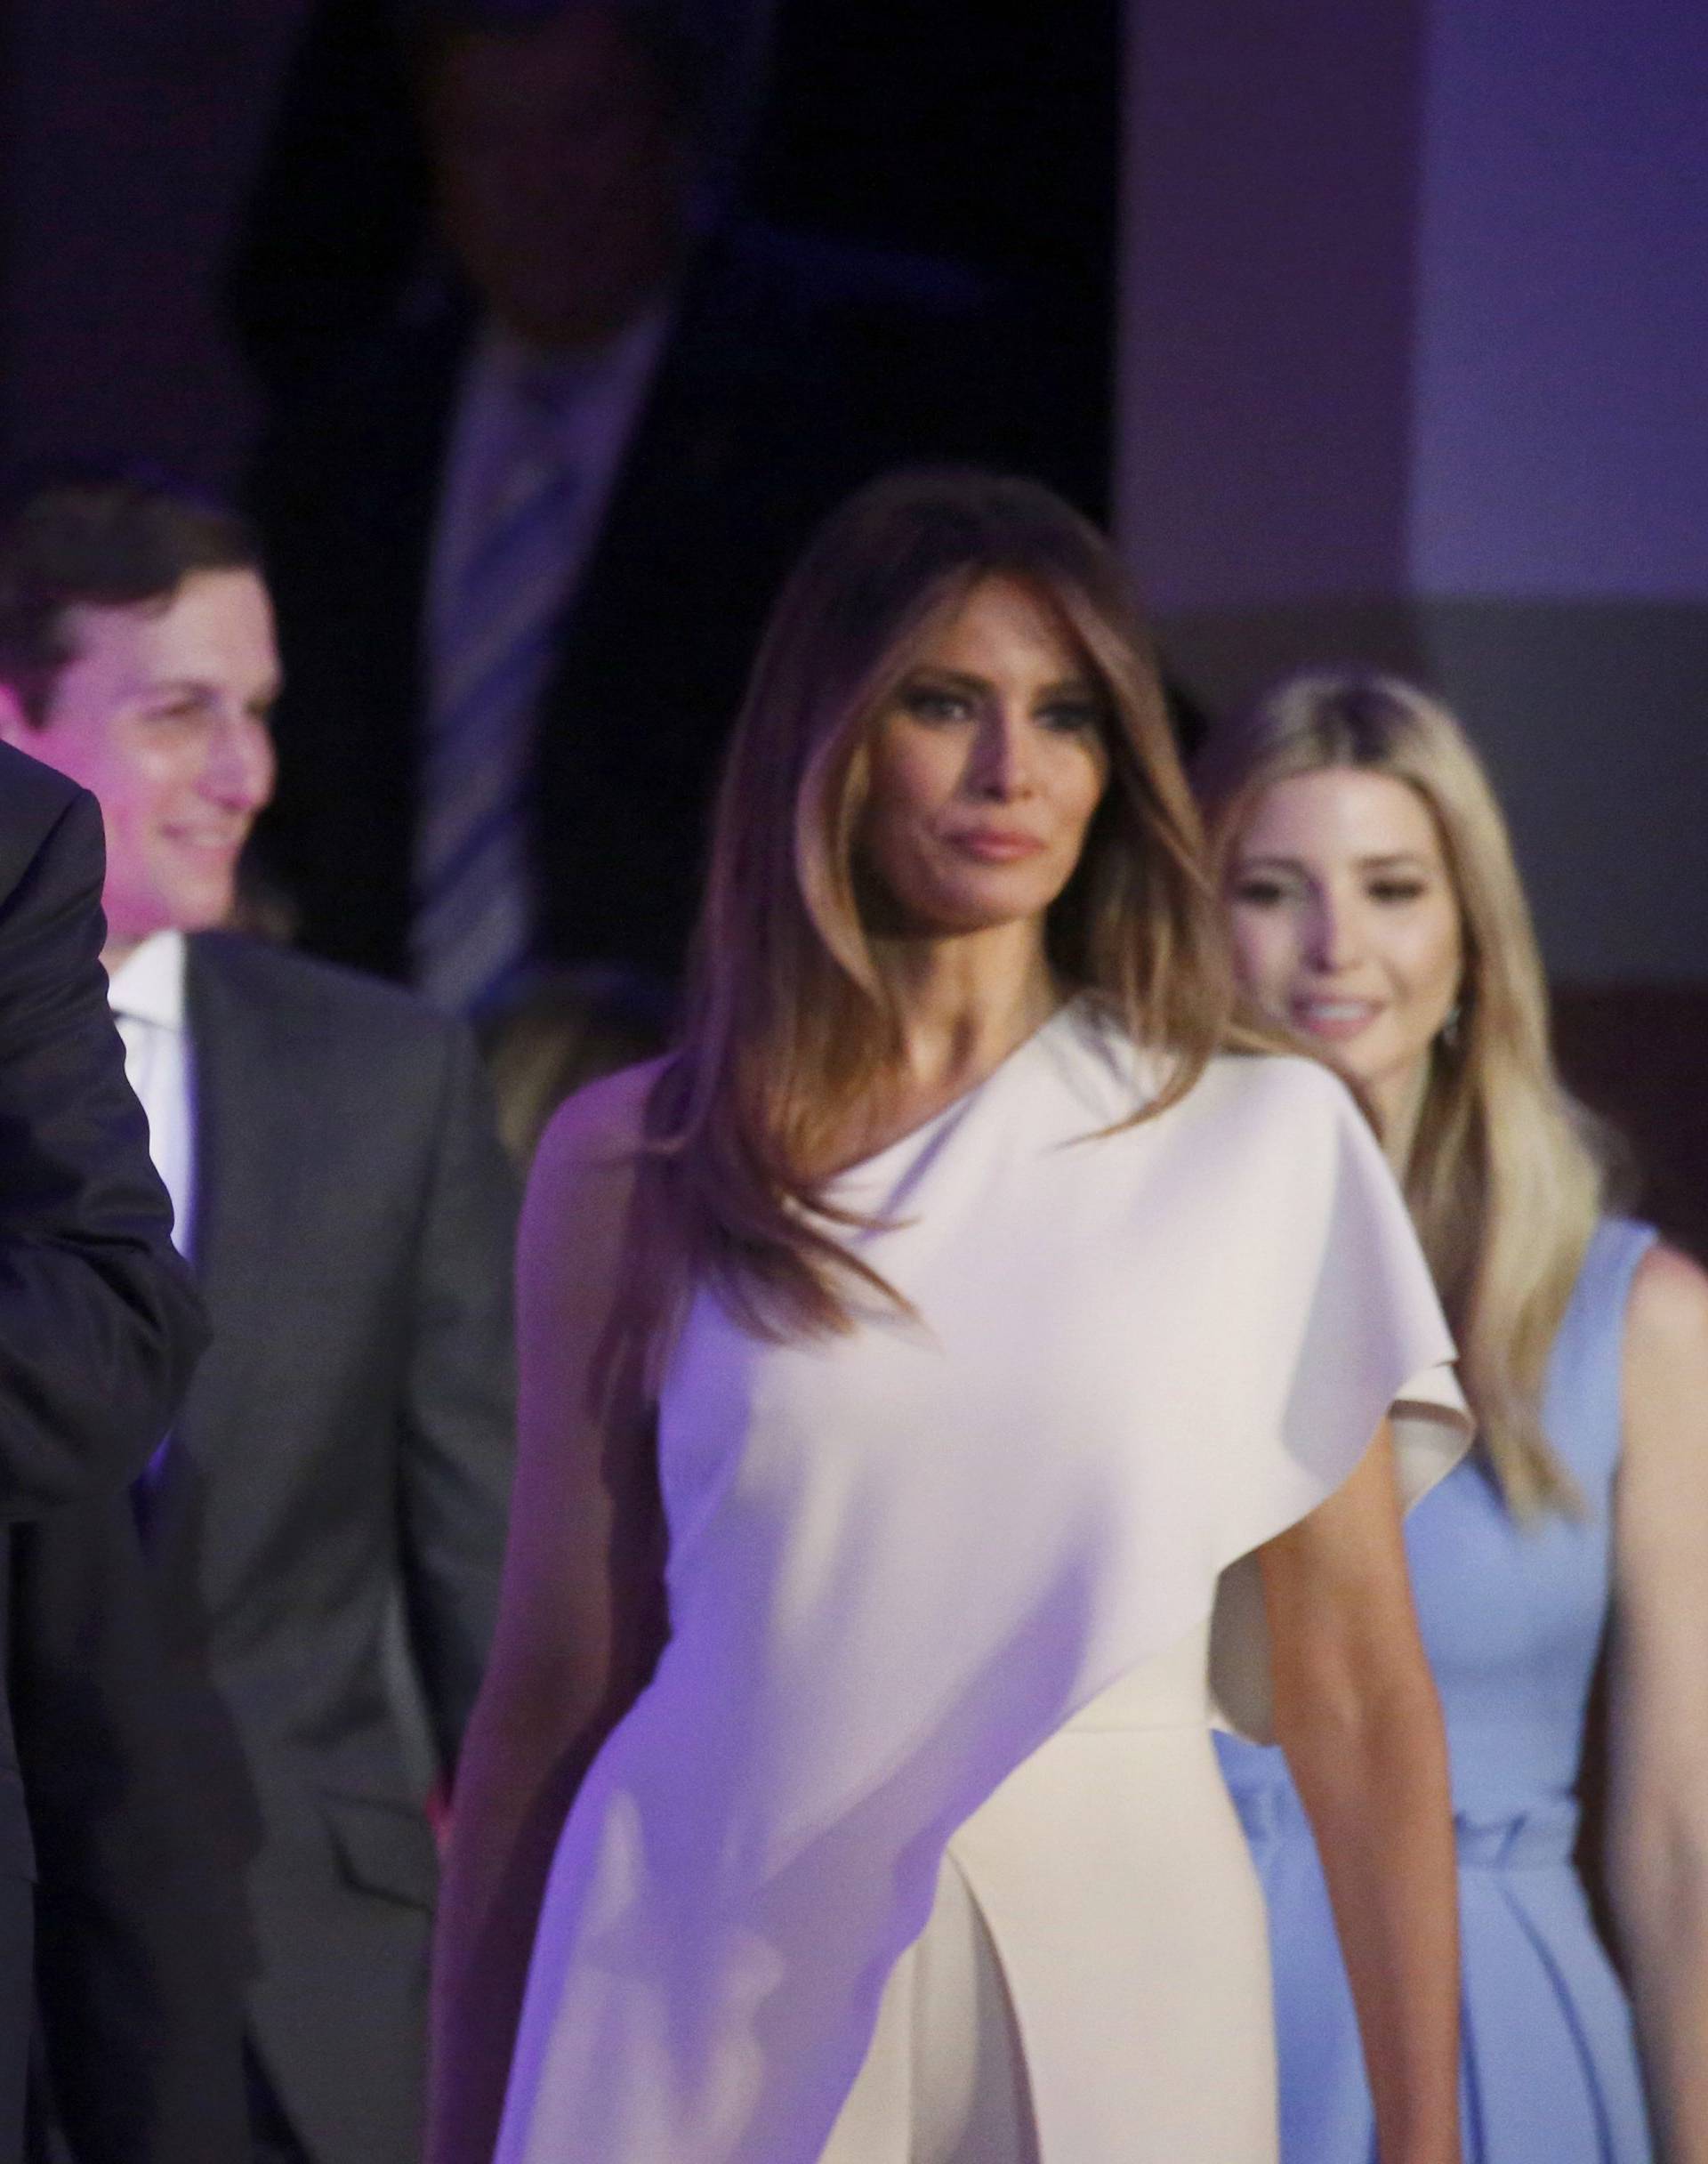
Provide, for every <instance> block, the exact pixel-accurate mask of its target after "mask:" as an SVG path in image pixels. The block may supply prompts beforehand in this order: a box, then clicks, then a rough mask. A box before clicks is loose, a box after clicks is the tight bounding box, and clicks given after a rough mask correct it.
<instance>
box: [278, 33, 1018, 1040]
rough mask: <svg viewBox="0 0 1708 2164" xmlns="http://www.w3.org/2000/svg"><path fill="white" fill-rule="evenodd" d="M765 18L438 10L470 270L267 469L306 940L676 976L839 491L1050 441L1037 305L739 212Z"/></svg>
mask: <svg viewBox="0 0 1708 2164" xmlns="http://www.w3.org/2000/svg"><path fill="white" fill-rule="evenodd" d="M751 20H752V17H751V15H750V13H749V12H747V11H745V10H744V9H743V8H742V7H740V6H738V5H732V4H729V0H555V4H552V0H534V4H528V0H511V4H508V5H505V4H500V0H487V4H485V5H484V6H483V5H481V4H479V0H468V4H464V5H463V6H460V7H459V6H457V5H455V4H454V0H444V4H442V5H439V6H425V7H423V8H420V9H418V10H417V11H415V16H414V28H413V30H412V31H411V33H410V34H409V36H408V40H407V50H408V52H409V55H410V61H411V65H412V68H413V82H414V85H415V96H416V100H417V104H418V109H419V113H420V117H421V121H422V125H423V131H424V138H425V142H426V146H427V151H428V156H429V161H430V164H431V173H432V178H433V184H434V190H435V202H436V210H437V228H438V236H439V240H440V242H441V244H442V246H444V248H445V250H446V252H447V254H448V257H449V259H450V262H451V263H452V265H453V266H454V267H453V270H452V271H451V273H450V275H449V276H447V278H445V279H443V280H442V281H440V283H439V285H438V286H436V287H431V288H430V289H428V290H427V291H426V293H425V294H424V295H422V294H419V293H418V294H417V295H416V298H415V303H414V304H413V305H412V306H410V307H408V308H407V309H405V310H404V311H401V313H400V314H399V318H398V319H397V320H396V321H395V322H394V323H392V324H391V325H390V326H389V327H387V328H386V329H385V330H384V331H383V333H382V335H379V336H378V337H377V338H376V339H375V340H374V341H373V342H372V343H371V344H370V346H369V348H368V349H367V351H366V353H365V354H364V356H363V357H362V358H361V359H360V360H359V362H358V363H357V364H355V365H353V366H352V367H350V369H348V370H347V371H343V372H341V373H340V375H339V377H338V380H337V381H336V383H334V384H326V385H324V386H323V387H322V388H321V390H320V391H319V392H318V394H317V395H315V396H312V397H303V398H299V399H298V400H295V401H294V402H293V403H292V404H291V405H290V406H289V407H288V408H287V409H286V412H285V414H284V416H283V417H282V418H281V420H280V423H279V424H278V427H277V428H276V429H275V430H274V431H273V432H272V434H271V437H270V441H269V443H268V444H267V446H266V447H265V448H264V450H263V453H262V457H261V460H260V463H259V467H258V470H257V472H256V474H255V477H254V490H253V501H254V507H255V510H256V513H257V516H258V518H259V519H260V521H261V523H262V528H263V529H264V532H265V535H266V540H267V546H268V555H269V568H270V577H271V579H272V583H273V588H274V593H275V597H276V600H277V602H278V609H279V617H280V638H281V645H282V650H283V653H284V658H285V663H286V690H285V695H284V698H283V701H282V703H281V706H280V709H279V715H278V741H279V747H280V759H281V776H280V787H279V794H278V803H277V804H276V806H275V808H274V811H273V812H272V814H271V815H270V821H269V824H268V827H267V828H265V829H264V834H265V837H266V841H267V844H268V847H269V850H270V856H271V860H272V862H273V863H274V865H275V866H276V867H277V868H278V871H279V873H280V874H281V875H282V876H283V878H284V880H285V882H286V884H287V885H288V886H289V887H290V888H291V889H292V890H293V891H294V893H295V894H296V895H297V897H298V899H299V900H300V901H301V904H302V932H303V939H304V941H305V943H307V944H308V945H309V946H310V947H312V948H314V949H317V950H318V951H319V952H321V953H324V954H326V955H327V956H329V957H333V958H334V959H341V960H346V961H350V962H354V963H358V964H360V965H364V966H367V967H369V968H373V969H376V970H379V971H381V972H383V973H388V974H392V975H399V976H408V977H409V978H411V979H412V980H413V981H415V983H416V984H417V985H418V986H419V987H420V988H421V989H423V990H424V991H425V992H427V993H428V994H429V995H430V996H431V997H432V998H433V999H434V1000H435V1001H436V1002H438V1003H439V1004H440V1005H443V1006H445V1007H447V1008H448V1009H455V1010H460V1011H464V1012H470V1013H483V1012H486V1011H487V1010H488V1009H489V1008H490V1007H492V1006H493V1005H496V1004H498V1003H500V1002H502V1001H503V1000H504V998H505V997H507V996H508V995H509V994H510V993H511V991H512V989H513V988H514V986H515V984H516V982H517V981H518V978H519V976H520V973H521V972H522V971H523V970H524V968H525V967H526V965H529V964H535V965H540V964H544V965H565V964H575V963H580V962H586V961H602V962H618V963H624V964H628V965H638V966H640V967H642V968H645V969H649V970H651V971H654V972H656V973H660V974H662V975H665V976H670V975H672V974H673V973H674V972H675V970H676V969H677V967H678V966H679V965H680V961H681V949H682V944H683V941H684V938H685V933H686V927H687V925H688V923H689V918H690V916H691V911H692V902H693V898H694V894H695V892H696V888H697V879H698V875H699V868H700V855H701V828H702V823H703V814H704V809H705V803H706V801H707V799H708V796H709V794H710V787H711V779H712V776H713V771H714V769H715V764H716V760H717V755H718V753H719V749H720V747H721V742H722V739H723V737H724V733H725V731H726V728H727V726H728V723H729V719H730V717H731V715H733V712H734V708H735V705H736V702H737V697H738V694H739V691H740V688H741V684H742V682H743V680H744V677H745V670H746V666H747V664H748V661H749V659H750V658H751V655H752V650H753V643H754V642H755V640H756V638H757V636H758V633H759V628H760V626H761V621H762V618H763V616H764V612H765V610H766V609H767V607H768V606H769V602H770V600H771V598H772V593H773V591H774V589H775V587H776V586H777V585H778V584H779V583H780V580H781V577H782V575H783V572H784V570H785V569H786V567H787V565H788V563H789V562H790V561H791V560H792V559H793V557H794V554H795V553H796V552H797V551H798V549H799V548H800V546H801V545H802V544H803V543H804V540H805V538H806V537H807V535H808V533H809V532H810V529H811V528H812V527H813V525H814V524H815V523H816V521H817V520H818V517H819V516H820V515H821V514H822V513H824V512H825V511H826V510H827V509H828V508H829V506H830V505H832V504H833V503H834V502H835V501H837V500H839V499H840V498H841V497H842V496H843V495H844V494H846V492H847V491H848V489H850V487H851V486H853V485H854V484H855V483H857V482H858V481H860V480H864V479H866V478H867V477H869V476H870V475H871V474H873V473H874V472H878V471H879V470H881V469H882V468H884V467H886V466H889V465H891V464H897V463H898V462H901V461H904V460H908V459H914V458H919V457H925V456H934V457H958V456H968V457H973V456H977V457H979V458H981V459H983V460H985V461H987V462H995V463H998V464H1012V465H1019V466H1024V465H1027V464H1037V463H1038V461H1037V458H1036V457H1035V450H1036V443H1035V440H1034V431H1033V428H1032V424H1030V423H1029V422H1028V421H1027V419H1026V417H1025V416H1027V415H1028V414H1029V413H1031V412H1032V411H1033V410H1034V408H1035V406H1036V403H1037V391H1036V371H1035V368H1034V367H1031V366H1030V364H1029V361H1028V351H1029V344H1030V333H1029V332H1028V329H1027V324H1026V323H1025V322H1024V320H1023V319H1022V311H1020V310H1019V309H1018V308H1016V307H1010V306H1007V305H1003V306H996V305H993V304H992V303H991V301H990V298H989V296H987V295H986V293H985V291H984V289H983V287H981V286H980V285H979V282H978V281H976V280H974V279H971V278H969V277H968V276H967V275H966V274H964V273H963V272H960V271H954V270H950V269H947V268H946V267H944V266H942V265H939V264H935V263H924V262H919V261H917V260H903V261H897V260H893V259H890V258H887V257H874V256H872V255H867V254H857V253H855V252H852V251H848V250H843V249H837V248H832V247H829V246H825V245H822V244H819V243H817V242H809V241H806V240H804V239H802V238H799V237H794V236H789V235H786V234H783V233H780V232H778V231H777V230H772V229H769V228H765V227H762V226H760V225H758V224H757V223H755V222H752V221H749V220H745V219H743V218H740V217H738V216H737V215H736V214H734V213H733V212H732V211H731V210H730V208H729V204H728V202H727V200H725V199H724V196H723V193H722V191H721V188H720V186H719V182H720V180H721V178H722V176H723V175H724V174H726V173H727V168H728V164H729V143H730V141H731V138H732V135H734V134H736V133H738V132H739V120H740V114H741V109H742V106H743V102H744V100H745V98H746V97H747V96H748V95H750V93H751V85H752V84H753V80H754V72H755V66H756V62H755V61H754V60H753V51H752V49H753V45H754V44H755V43H756V42H757V40H756V38H755V36H754V35H753V32H752V31H751V30H750V29H749V28H746V27H745V26H746V25H747V24H748V23H750V22H751ZM548 837H549V842H548Z"/></svg>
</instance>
